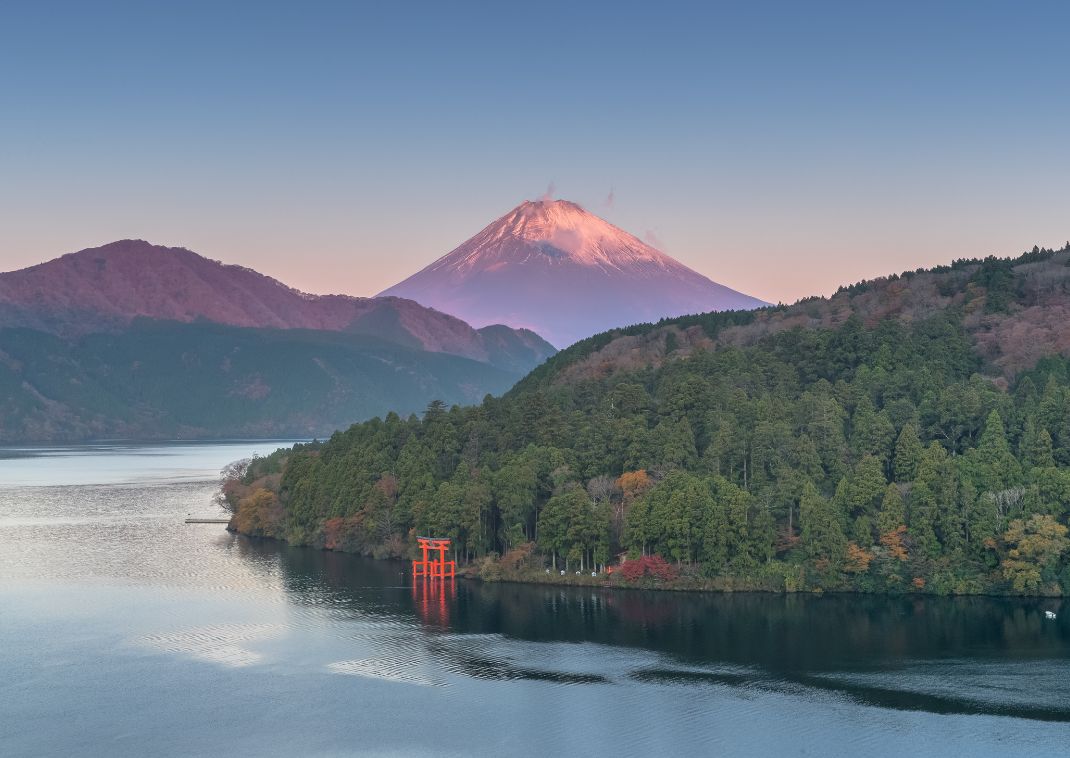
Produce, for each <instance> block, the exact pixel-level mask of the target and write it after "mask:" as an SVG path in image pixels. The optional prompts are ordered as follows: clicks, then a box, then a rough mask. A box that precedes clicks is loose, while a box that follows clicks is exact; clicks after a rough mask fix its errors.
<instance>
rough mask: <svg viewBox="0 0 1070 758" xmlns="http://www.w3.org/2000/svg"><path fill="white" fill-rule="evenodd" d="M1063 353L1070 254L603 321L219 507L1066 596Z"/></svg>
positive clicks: (630, 565)
mask: <svg viewBox="0 0 1070 758" xmlns="http://www.w3.org/2000/svg"><path fill="white" fill-rule="evenodd" d="M1068 356H1070V244H1068V245H1067V246H1066V247H1064V248H1063V249H1061V250H1046V249H1040V248H1034V249H1033V250H1032V251H1031V252H1028V253H1025V254H1024V255H1022V256H1019V257H1017V258H996V257H989V258H985V259H983V260H982V259H973V260H960V261H956V262H955V263H953V264H952V265H950V266H943V267H938V268H935V269H930V270H918V271H915V272H908V273H905V274H902V275H898V276H891V277H886V278H882V279H877V280H873V281H868V282H863V283H860V284H856V285H853V286H849V287H844V288H841V289H840V290H839V291H838V292H837V293H836V294H835V295H833V296H832V297H830V298H811V299H808V300H804V301H800V302H799V303H796V304H795V305H792V306H778V307H774V308H766V309H761V310H758V311H747V312H721V313H707V314H702V315H696V316H687V317H682V318H675V319H669V320H665V321H662V322H659V323H657V324H643V325H637V326H632V327H629V328H626V329H620V330H615V331H612V332H607V333H604V334H600V335H597V336H595V337H591V338H589V339H587V340H583V341H581V342H579V343H577V344H575V345H573V346H572V347H570V348H568V349H566V350H564V351H562V352H561V353H559V354H557V355H556V356H554V357H552V358H551V359H550V360H548V361H547V362H546V363H544V364H543V365H542V366H540V367H539V368H537V369H536V370H535V371H533V372H532V373H531V374H529V375H528V376H527V377H526V378H525V379H523V380H522V381H520V383H519V384H517V385H516V386H515V387H514V388H513V389H512V390H510V391H509V392H508V393H506V394H505V395H504V396H503V397H500V398H495V397H490V396H488V397H487V398H486V399H485V400H484V401H483V403H482V404H481V405H478V406H471V407H458V406H454V407H446V406H445V405H444V404H443V403H440V402H433V403H431V404H430V405H429V406H428V408H427V409H426V411H425V412H424V413H423V414H422V416H421V417H417V416H415V415H413V416H410V417H408V418H401V417H399V416H398V415H396V414H393V413H392V414H389V415H387V416H386V418H383V419H379V418H376V419H373V420H371V421H368V422H365V423H361V424H355V425H353V426H351V427H350V428H349V429H347V430H346V431H342V432H338V433H336V434H334V435H333V436H332V437H331V438H330V439H329V440H327V441H326V442H316V443H312V444H308V445H298V446H295V447H294V448H292V449H285V450H280V451H278V452H276V453H274V454H273V455H271V456H268V457H265V458H258V459H254V460H253V461H251V462H249V463H248V465H243V466H239V467H235V469H234V470H233V471H232V472H230V476H229V477H228V478H226V480H225V481H224V485H223V495H224V498H225V500H226V502H227V503H228V504H229V507H230V508H231V509H232V511H233V513H234V517H233V519H232V522H231V528H233V529H235V530H237V531H238V532H240V533H243V534H247V535H252V536H260V537H270V538H276V539H282V540H286V541H288V542H290V543H292V544H297V545H309V546H314V547H319V548H325V549H329V550H342V551H350V552H359V553H365V554H370V555H374V556H378V557H407V556H409V555H410V552H411V550H412V549H413V547H414V544H415V540H414V535H416V534H433V535H437V536H443V537H449V538H451V539H452V540H453V546H454V550H455V553H456V558H457V560H458V561H459V562H460V563H461V564H463V565H467V566H468V567H469V570H470V571H471V572H473V573H478V575H479V576H480V577H482V578H484V579H487V580H503V579H504V580H532V581H568V582H579V581H583V582H585V583H598V584H610V585H621V586H648V587H665V588H679V589H711V590H763V591H776V592H783V591H787V592H794V591H816V590H827V591H841V590H842V591H859V592H895V593H902V592H926V593H938V594H976V593H997V594H1039V595H1063V594H1067V593H1070V538H1068V536H1067V519H1068V516H1070V359H1068ZM548 572H549V573H548ZM561 572H565V574H564V576H562V574H561ZM576 572H581V576H577V575H576ZM592 575H593V576H592Z"/></svg>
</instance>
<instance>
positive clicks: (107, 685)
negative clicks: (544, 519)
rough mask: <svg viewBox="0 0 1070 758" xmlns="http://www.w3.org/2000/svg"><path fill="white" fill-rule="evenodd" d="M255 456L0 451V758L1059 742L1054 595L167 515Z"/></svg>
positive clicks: (224, 451) (807, 749) (1063, 622)
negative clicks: (347, 550)
mask: <svg viewBox="0 0 1070 758" xmlns="http://www.w3.org/2000/svg"><path fill="white" fill-rule="evenodd" d="M273 447H274V445H272V444H270V443H228V444H215V445H167V446H151V447H150V446H95V447H82V448H50V449H44V448H29V449H0V755H3V756H21V755H62V756H67V755H108V756H121V755H130V756H148V755H215V754H227V755H349V754H362V755H435V756H443V755H489V754H496V755H533V756H556V755H576V756H584V758H586V757H588V756H600V755H612V756H627V755H650V754H654V755H675V754H681V753H690V754H696V755H762V754H776V755H795V754H808V755H818V756H820V755H860V754H867V755H889V756H892V755H894V756H902V755H942V756H950V755H993V756H997V755H998V756H1006V755H1067V754H1068V752H1070V747H1068V746H1070V607H1067V608H1065V610H1064V609H1063V607H1062V606H1061V604H1060V602H1059V601H1051V600H1044V601H1039V600H1036V601H1034V600H1024V601H1021V600H1001V599H990V598H967V599H940V598H920V597H910V598H879V597H852V596H826V597H809V596H807V597H780V596H762V595H734V596H716V595H692V594H671V593H645V592H625V591H592V590H566V589H559V588H547V587H536V586H520V585H480V584H473V583H467V582H463V581H458V582H457V583H456V585H455V586H452V587H451V586H447V587H445V588H443V589H442V590H441V591H430V590H429V591H425V590H424V589H423V588H422V586H417V587H415V588H414V587H413V585H412V584H411V580H410V577H409V575H408V574H407V572H406V571H405V566H404V565H402V564H398V563H390V562H375V561H369V560H363V559H360V558H355V557H351V556H343V555H337V554H330V553H322V552H318V551H312V550H303V549H290V548H285V547H283V546H280V545H276V544H272V543H262V542H253V541H249V540H246V539H243V538H238V537H234V536H232V535H229V534H228V533H227V532H226V531H224V529H223V527H222V526H221V525H186V524H183V519H184V518H186V517H187V516H188V515H193V516H215V515H218V511H217V509H216V508H215V506H213V505H212V502H211V501H212V495H213V491H214V488H215V478H216V475H217V472H218V470H219V469H220V468H222V466H223V465H225V464H226V463H227V462H229V461H231V460H234V459H236V458H241V457H246V456H248V455H250V454H252V453H253V452H254V451H255V452H261V453H265V452H269V451H270V450H271V449H272V448H273ZM1045 610H1052V611H1055V612H1056V613H1058V618H1057V619H1056V620H1054V621H1050V620H1046V619H1045V618H1044V611H1045Z"/></svg>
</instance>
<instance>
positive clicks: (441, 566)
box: [412, 537, 457, 579]
mask: <svg viewBox="0 0 1070 758" xmlns="http://www.w3.org/2000/svg"><path fill="white" fill-rule="evenodd" d="M416 542H417V544H418V545H419V547H420V549H421V550H422V551H423V558H422V559H415V560H413V562H412V576H413V578H414V579H415V578H416V577H418V576H429V577H431V578H432V579H445V578H447V577H448V578H450V579H452V578H453V577H454V576H455V575H456V573H457V562H456V561H447V560H446V551H447V550H448V549H449V547H450V540H449V538H448V537H417V538H416ZM433 551H437V552H438V556H437V557H436V556H435V555H434V552H433Z"/></svg>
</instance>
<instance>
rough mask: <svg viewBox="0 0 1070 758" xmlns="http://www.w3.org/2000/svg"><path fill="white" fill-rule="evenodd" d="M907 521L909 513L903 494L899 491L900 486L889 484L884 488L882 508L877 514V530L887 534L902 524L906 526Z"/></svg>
mask: <svg viewBox="0 0 1070 758" xmlns="http://www.w3.org/2000/svg"><path fill="white" fill-rule="evenodd" d="M906 523H907V514H906V507H905V506H904V504H903V494H902V493H901V492H900V491H899V487H897V486H896V485H894V484H889V485H888V486H887V487H886V488H885V490H884V498H883V499H882V500H881V509H880V512H879V513H878V514H877V531H879V532H880V533H881V534H887V533H888V532H891V531H895V530H896V529H898V528H899V527H900V526H906Z"/></svg>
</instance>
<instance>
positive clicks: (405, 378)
mask: <svg viewBox="0 0 1070 758" xmlns="http://www.w3.org/2000/svg"><path fill="white" fill-rule="evenodd" d="M517 378H518V374H516V373H513V372H508V371H504V370H502V369H500V368H497V367H495V366H492V365H490V364H489V363H484V362H481V361H474V360H471V359H469V358H464V357H461V356H458V355H450V354H449V353H436V352H430V351H427V350H418V349H412V348H407V347H403V346H401V345H398V344H396V343H394V342H390V341H387V340H383V339H378V338H376V337H372V336H368V335H363V334H347V333H344V332H337V331H327V330H305V329H254V328H250V327H236V326H227V325H225V324H213V323H209V322H205V321H201V322H197V323H189V324H184V323H180V322H177V321H152V320H148V319H136V320H135V321H134V322H133V323H132V324H130V326H129V327H128V328H126V329H122V330H117V331H114V332H94V333H92V334H87V335H84V336H81V337H76V338H64V337H58V336H56V335H53V334H48V333H46V332H40V331H35V330H31V329H21V328H0V443H5V444H10V443H27V442H78V441H81V440H88V439H117V438H119V439H214V438H233V437H321V438H322V437H327V436H329V435H330V434H331V433H332V432H334V431H335V430H336V429H342V428H345V427H346V426H348V425H349V424H351V423H352V422H353V421H354V420H356V419H368V418H371V417H373V416H384V417H385V416H387V414H388V413H389V412H391V411H393V412H397V413H399V414H401V415H402V416H405V415H408V414H410V413H414V412H419V411H422V410H423V409H424V408H425V407H426V406H427V404H428V402H430V401H431V400H433V399H437V400H443V401H445V402H446V403H448V404H454V403H470V402H476V401H478V400H481V399H482V398H483V397H484V396H485V395H486V394H488V393H491V394H500V393H502V392H504V391H505V390H507V389H509V387H510V386H512V385H513V384H514V383H515V382H516V380H517Z"/></svg>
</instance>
